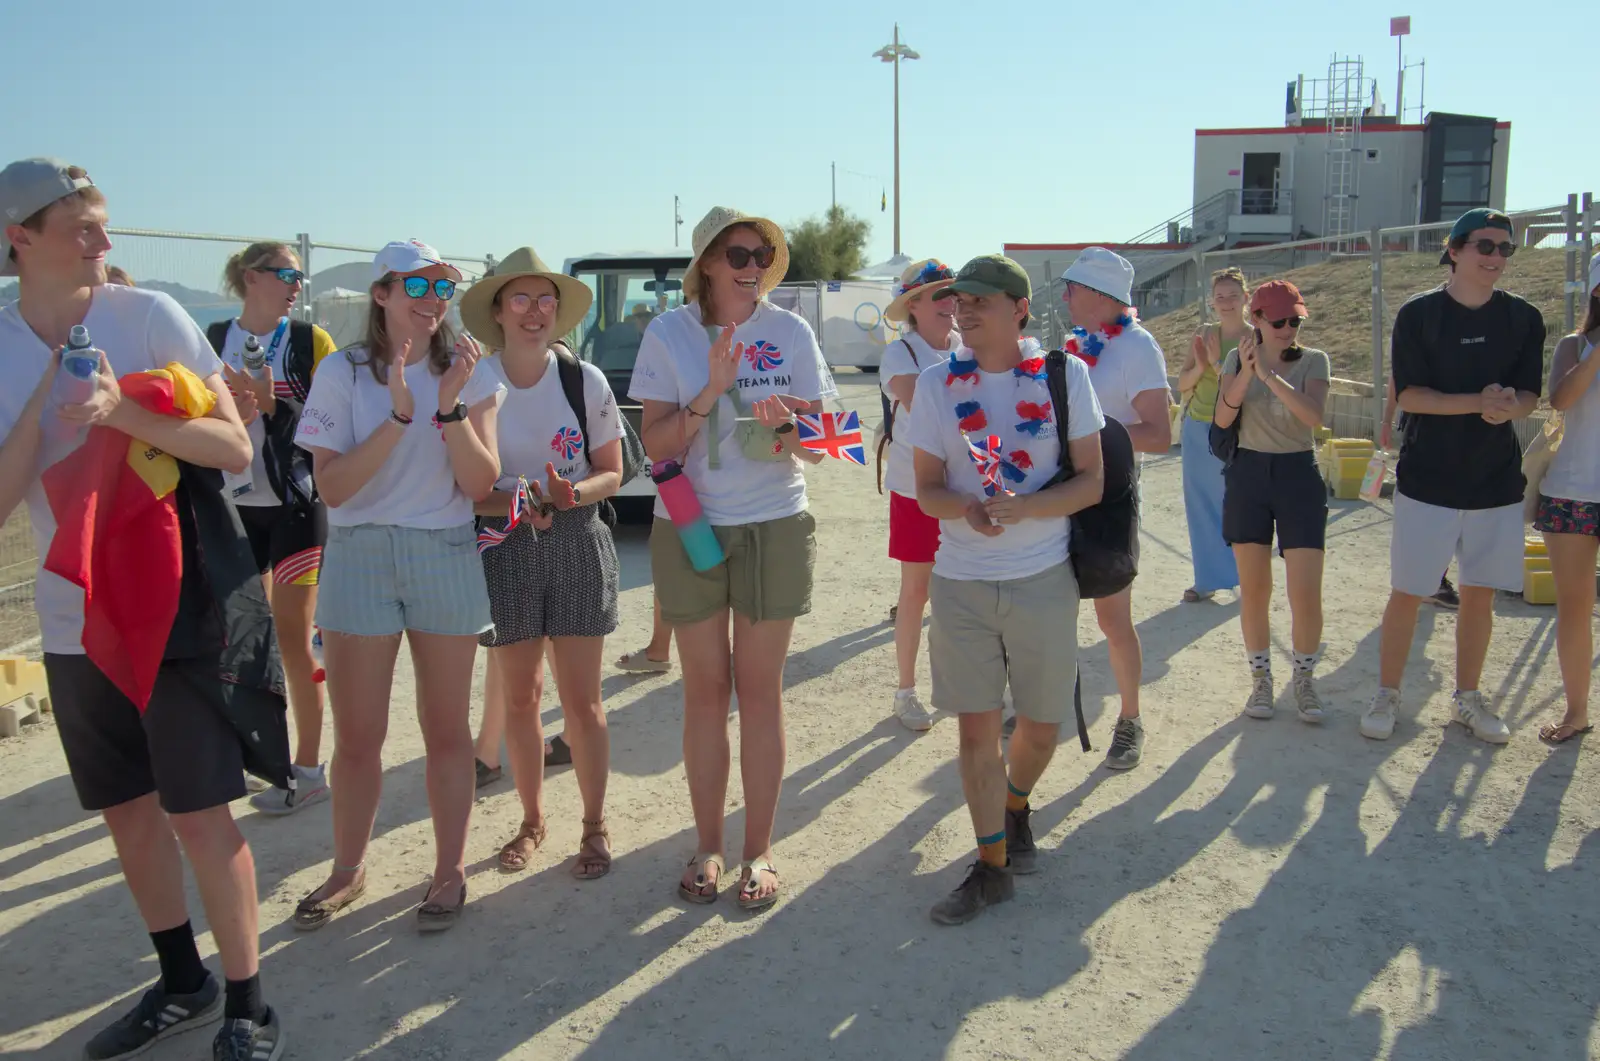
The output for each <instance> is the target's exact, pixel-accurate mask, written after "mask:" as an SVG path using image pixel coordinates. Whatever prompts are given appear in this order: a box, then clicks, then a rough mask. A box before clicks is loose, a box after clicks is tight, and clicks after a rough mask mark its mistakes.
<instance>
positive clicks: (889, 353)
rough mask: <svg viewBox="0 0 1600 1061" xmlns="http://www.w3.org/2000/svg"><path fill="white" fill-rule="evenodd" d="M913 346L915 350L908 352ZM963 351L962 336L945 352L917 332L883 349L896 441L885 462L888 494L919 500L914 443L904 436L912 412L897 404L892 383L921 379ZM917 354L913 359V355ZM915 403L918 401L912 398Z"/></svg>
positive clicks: (882, 378) (883, 378) (882, 382)
mask: <svg viewBox="0 0 1600 1061" xmlns="http://www.w3.org/2000/svg"><path fill="white" fill-rule="evenodd" d="M906 343H910V344H911V346H912V350H907V349H906ZM959 349H961V336H960V335H959V334H956V335H954V337H953V338H952V339H951V340H950V346H949V347H948V348H947V349H944V350H935V349H934V348H933V347H932V346H931V345H930V344H929V343H928V340H926V339H924V338H923V337H922V336H920V335H918V334H917V333H916V332H912V331H908V332H906V334H905V342H901V341H899V340H896V341H894V342H892V343H890V344H889V345H888V346H886V347H884V348H883V360H882V361H881V362H880V363H879V365H878V386H879V388H881V389H882V391H883V393H884V394H885V396H887V397H888V399H889V404H890V406H891V407H893V408H894V438H893V439H892V440H890V442H889V459H888V460H887V461H885V462H884V464H885V467H884V470H883V485H884V488H885V489H887V490H891V491H893V492H894V493H897V494H900V495H901V496H902V497H916V496H917V478H916V471H915V469H914V467H913V461H912V458H911V443H910V442H908V441H906V440H905V434H906V432H907V431H909V430H911V410H910V409H909V408H907V407H906V406H904V405H897V404H895V396H894V394H893V392H891V391H890V390H889V383H890V381H892V380H894V379H895V378H896V377H898V376H920V375H921V374H922V372H923V370H925V369H927V368H929V367H931V366H933V365H941V364H944V363H945V362H947V361H948V360H949V359H950V354H951V352H952V351H955V350H959ZM913 351H914V352H915V355H916V356H915V358H914V359H913V357H912V353H913ZM912 400H913V402H914V401H915V400H916V399H915V396H914V395H913V398H912Z"/></svg>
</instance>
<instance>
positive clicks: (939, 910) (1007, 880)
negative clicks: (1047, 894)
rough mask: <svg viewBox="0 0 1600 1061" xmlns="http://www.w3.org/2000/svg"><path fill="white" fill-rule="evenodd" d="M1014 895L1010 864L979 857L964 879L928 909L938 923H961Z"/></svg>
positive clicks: (1015, 886)
mask: <svg viewBox="0 0 1600 1061" xmlns="http://www.w3.org/2000/svg"><path fill="white" fill-rule="evenodd" d="M1016 894H1017V884H1016V881H1015V880H1013V879H1012V877H1011V867H1010V865H1007V866H1005V867H1004V868H1002V867H1000V866H991V865H989V863H987V862H985V861H983V860H982V859H979V860H978V861H976V862H974V863H973V864H972V865H971V866H970V867H969V868H968V870H967V879H966V880H964V881H962V882H961V887H959V888H957V889H956V890H955V891H953V892H951V893H950V894H949V895H948V896H946V897H945V898H944V900H943V901H942V902H940V903H938V904H937V905H936V906H934V908H933V909H932V910H930V911H929V912H928V916H930V917H932V918H933V920H934V921H935V922H937V923H938V924H941V925H964V924H966V923H967V922H968V921H971V920H972V919H973V918H975V917H977V916H978V915H979V914H981V913H983V908H984V907H986V906H993V905H994V904H995V903H1003V902H1005V901H1006V900H1007V899H1010V898H1011V897H1012V896H1014V895H1016Z"/></svg>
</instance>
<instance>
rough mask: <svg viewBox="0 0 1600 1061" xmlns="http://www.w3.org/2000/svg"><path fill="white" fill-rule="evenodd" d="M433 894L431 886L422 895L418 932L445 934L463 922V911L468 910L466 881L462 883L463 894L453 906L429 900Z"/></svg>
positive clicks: (418, 914) (418, 911)
mask: <svg viewBox="0 0 1600 1061" xmlns="http://www.w3.org/2000/svg"><path fill="white" fill-rule="evenodd" d="M432 892H433V888H432V887H431V886H430V887H429V888H428V890H427V891H426V892H424V893H423V895H422V905H421V906H419V907H417V931H418V932H443V931H444V930H445V929H448V928H454V927H455V924H456V922H457V921H460V920H461V911H462V910H463V909H465V908H466V905H467V883H466V881H462V882H461V893H460V895H459V896H458V897H457V898H456V901H455V905H453V906H446V905H445V904H444V903H441V902H436V901H434V900H433V899H430V898H428V896H429V895H430V894H432Z"/></svg>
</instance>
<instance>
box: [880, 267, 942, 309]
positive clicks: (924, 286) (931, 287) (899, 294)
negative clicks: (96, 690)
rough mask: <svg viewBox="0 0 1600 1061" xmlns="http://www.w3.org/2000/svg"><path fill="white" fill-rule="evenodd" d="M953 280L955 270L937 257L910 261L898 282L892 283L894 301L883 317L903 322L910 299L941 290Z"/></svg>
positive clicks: (909, 305)
mask: <svg viewBox="0 0 1600 1061" xmlns="http://www.w3.org/2000/svg"><path fill="white" fill-rule="evenodd" d="M955 282H956V274H955V271H954V270H952V269H951V268H950V267H949V266H948V265H946V264H945V263H944V262H941V261H940V260H939V259H937V258H924V259H922V261H920V262H912V263H911V264H910V265H908V266H906V271H905V272H903V273H901V274H900V282H899V283H898V284H896V285H894V301H893V302H891V303H889V307H888V308H887V309H885V310H884V311H883V316H884V319H886V320H889V321H892V322H893V323H895V324H904V323H905V322H906V319H907V318H908V317H910V316H911V300H912V299H914V298H916V297H918V296H919V295H931V294H933V293H934V292H935V291H942V290H944V289H945V288H947V287H949V286H950V285H951V284H953V283H955Z"/></svg>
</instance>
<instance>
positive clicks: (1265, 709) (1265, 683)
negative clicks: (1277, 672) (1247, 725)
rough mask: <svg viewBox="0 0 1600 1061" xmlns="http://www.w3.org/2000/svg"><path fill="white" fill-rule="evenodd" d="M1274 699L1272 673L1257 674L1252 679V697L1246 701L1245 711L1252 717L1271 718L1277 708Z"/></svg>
mask: <svg viewBox="0 0 1600 1061" xmlns="http://www.w3.org/2000/svg"><path fill="white" fill-rule="evenodd" d="M1272 700H1273V695H1272V675H1271V673H1269V672H1263V673H1260V674H1257V675H1255V677H1253V678H1252V679H1251V680H1250V699H1248V700H1246V701H1245V702H1244V713H1245V714H1246V715H1248V716H1249V717H1250V718H1271V717H1272V716H1273V713H1274V712H1275V711H1276V710H1277V708H1275V707H1274V706H1273V704H1272Z"/></svg>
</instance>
